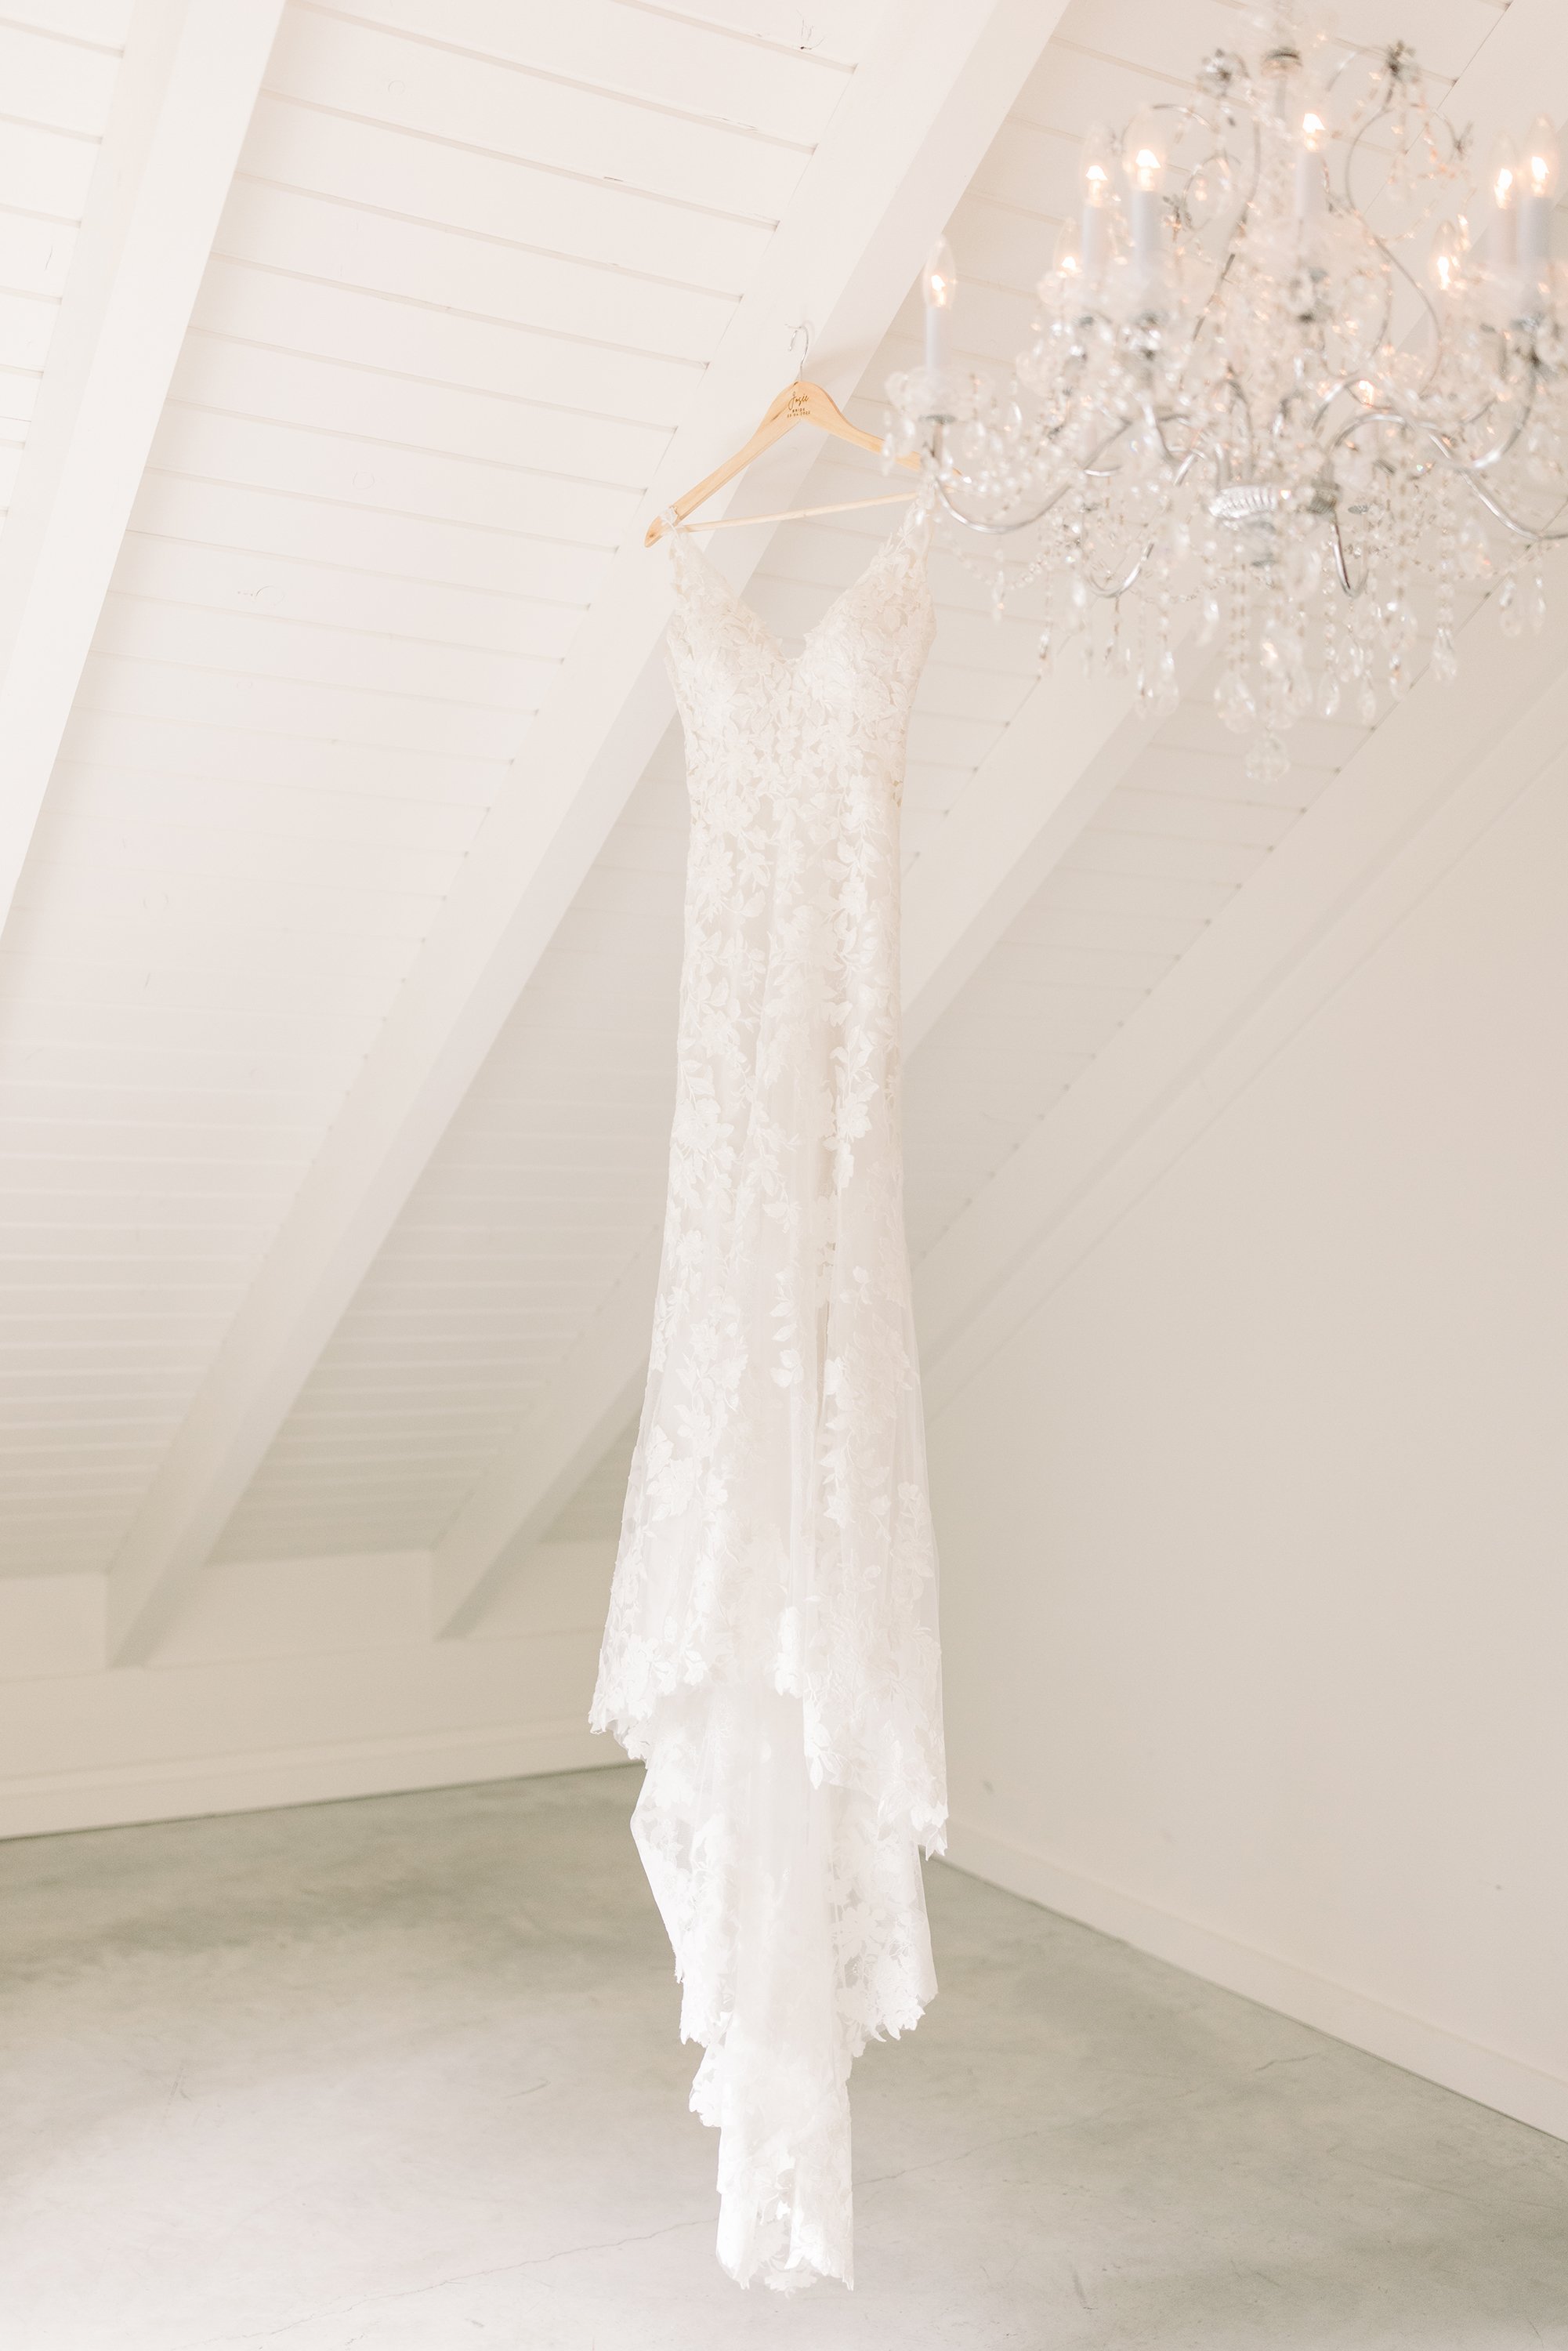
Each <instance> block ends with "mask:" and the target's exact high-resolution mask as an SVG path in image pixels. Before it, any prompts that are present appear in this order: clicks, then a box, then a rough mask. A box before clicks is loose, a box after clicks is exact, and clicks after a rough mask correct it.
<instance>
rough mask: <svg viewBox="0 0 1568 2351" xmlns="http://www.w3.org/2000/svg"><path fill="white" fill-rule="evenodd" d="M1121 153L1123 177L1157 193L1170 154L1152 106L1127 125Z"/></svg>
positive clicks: (1168, 143)
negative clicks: (1125, 172) (1124, 166)
mask: <svg viewBox="0 0 1568 2351" xmlns="http://www.w3.org/2000/svg"><path fill="white" fill-rule="evenodd" d="M1122 153H1123V156H1124V160H1125V163H1126V170H1127V177H1128V179H1129V180H1131V182H1132V183H1133V185H1134V188H1142V189H1144V190H1145V191H1147V192H1150V193H1155V194H1157V193H1159V185H1160V181H1161V179H1162V178H1163V176H1164V174H1165V168H1166V157H1167V156H1168V155H1169V153H1170V134H1169V132H1168V131H1166V127H1165V124H1164V122H1163V121H1162V120H1161V119H1160V117H1159V115H1158V114H1157V113H1156V112H1155V109H1154V108H1153V107H1152V106H1145V108H1144V110H1143V111H1142V113H1140V114H1134V117H1133V120H1132V121H1131V122H1130V123H1129V125H1128V126H1127V136H1126V139H1125V141H1124V143H1123V148H1122ZM1084 160H1085V163H1087V162H1088V158H1087V156H1085V159H1084Z"/></svg>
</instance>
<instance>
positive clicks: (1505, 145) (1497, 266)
mask: <svg viewBox="0 0 1568 2351" xmlns="http://www.w3.org/2000/svg"><path fill="white" fill-rule="evenodd" d="M1487 186H1488V188H1489V190H1490V194H1491V220H1490V224H1489V225H1488V229H1487V266H1488V267H1489V268H1490V271H1491V274H1492V276H1493V277H1511V276H1512V274H1513V265H1514V260H1515V256H1516V255H1517V252H1518V244H1517V232H1518V228H1519V213H1518V209H1517V205H1518V197H1519V159H1518V157H1517V156H1516V155H1515V153H1514V152H1513V145H1512V142H1511V140H1509V139H1507V138H1506V137H1504V138H1500V139H1499V140H1498V141H1497V143H1496V145H1495V146H1494V147H1493V149H1492V151H1491V161H1490V163H1489V165H1488V167H1487Z"/></svg>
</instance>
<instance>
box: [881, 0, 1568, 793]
mask: <svg viewBox="0 0 1568 2351" xmlns="http://www.w3.org/2000/svg"><path fill="white" fill-rule="evenodd" d="M1261 18H1262V22H1263V23H1264V24H1265V25H1266V26H1267V31H1266V34H1265V37H1264V40H1263V44H1262V47H1261V49H1260V53H1259V54H1257V55H1256V56H1255V57H1249V58H1244V57H1239V56H1235V55H1232V54H1231V53H1229V52H1228V51H1225V50H1219V51H1217V52H1216V53H1215V54H1214V55H1213V56H1212V57H1209V58H1208V59H1207V62H1206V63H1205V64H1204V65H1203V66H1202V68H1200V70H1199V73H1198V76H1197V84H1196V87H1195V89H1194V92H1193V95H1192V96H1191V97H1190V99H1181V100H1177V101H1175V102H1172V103H1170V104H1167V105H1159V106H1153V107H1149V108H1146V109H1145V110H1144V111H1143V112H1142V113H1140V114H1139V115H1138V116H1136V117H1135V119H1134V121H1133V122H1132V124H1131V125H1130V126H1129V127H1128V130H1127V131H1126V134H1125V136H1124V137H1123V138H1120V139H1117V138H1115V137H1113V135H1112V133H1111V132H1110V131H1106V130H1103V129H1099V128H1097V129H1095V130H1092V131H1091V132H1090V133H1089V136H1088V138H1087V140H1086V141H1085V142H1084V148H1083V155H1082V168H1081V172H1080V204H1079V210H1078V216H1077V218H1076V219H1075V220H1071V221H1069V222H1068V223H1067V225H1065V226H1064V227H1063V229H1062V231H1061V235H1060V237H1059V238H1058V241H1057V246H1056V252H1055V257H1054V260H1053V264H1052V266H1051V268H1050V269H1049V270H1048V271H1047V272H1046V274H1045V276H1044V277H1042V278H1041V279H1040V287H1039V296H1040V318H1039V320H1038V321H1037V329H1036V331H1035V333H1034V336H1033V340H1031V341H1030V344H1029V347H1028V349H1027V350H1023V351H1021V352H1020V353H1019V356H1018V358H1017V360H1016V361H1015V364H1014V371H1013V374H1012V376H1011V378H1010V379H1009V380H1008V381H1005V382H1003V381H996V380H993V379H992V378H990V377H988V376H984V375H977V374H970V373H967V372H966V371H960V370H958V369H957V368H956V367H955V366H954V365H953V363H952V359H951V354H950V331H951V323H952V318H953V305H954V299H955V295H956V273H955V270H954V266H953V258H952V256H951V254H950V253H949V252H948V250H947V248H946V245H945V244H944V245H940V246H937V248H936V251H935V252H934V253H933V255H932V256H931V259H930V261H929V262H928V263H927V265H926V270H925V281H924V291H925V321H926V334H925V361H924V365H923V366H921V367H919V368H915V369H912V370H910V371H908V372H907V373H906V374H902V375H895V376H894V377H893V378H892V379H891V380H890V381H889V383H888V394H889V397H890V399H891V401H892V403H893V408H894V423H893V427H892V430H891V431H890V433H889V434H888V439H887V443H886V455H887V456H888V458H889V460H890V461H892V460H893V459H895V458H897V457H900V456H904V455H910V454H915V455H919V457H920V460H921V464H922V466H923V469H924V472H925V476H926V479H927V481H928V482H929V484H930V486H931V490H932V493H933V496H934V497H935V500H936V506H937V509H938V511H939V512H941V513H942V514H945V515H946V516H947V517H950V518H951V520H952V522H953V523H954V524H955V525H956V526H957V527H958V528H959V533H960V545H967V546H969V547H971V548H974V547H976V546H978V545H984V544H986V543H989V544H990V547H991V549H992V559H991V561H992V577H993V588H994V595H995V601H996V604H997V609H998V611H999V610H1000V609H1001V604H1002V601H1003V600H1004V598H1005V597H1006V595H1007V594H1009V593H1010V592H1011V591H1012V590H1013V589H1015V588H1016V587H1017V586H1018V585H1019V584H1020V579H1021V580H1024V581H1027V580H1035V579H1037V578H1043V579H1044V580H1045V581H1046V583H1047V589H1046V593H1047V601H1048V607H1049V617H1048V622H1047V626H1046V631H1045V634H1044V636H1043V637H1042V640H1041V659H1042V662H1048V661H1049V660H1050V658H1051V649H1052V646H1053V643H1058V642H1061V641H1064V640H1070V639H1072V638H1077V639H1079V640H1080V642H1081V644H1082V649H1083V654H1084V658H1085V660H1092V658H1093V652H1092V644H1093V640H1092V627H1091V623H1092V614H1093V612H1094V611H1095V610H1096V608H1097V607H1099V606H1101V605H1102V604H1105V603H1108V604H1109V605H1110V607H1111V608H1112V611H1113V616H1114V617H1113V622H1112V637H1113V645H1114V648H1115V653H1116V658H1118V659H1119V660H1120V662H1121V663H1122V664H1124V665H1125V666H1126V667H1127V668H1128V670H1129V672H1130V674H1133V675H1134V677H1135V680H1136V685H1137V692H1138V697H1139V701H1140V703H1141V704H1142V705H1144V707H1145V709H1147V710H1149V711H1150V712H1151V713H1153V714H1155V715H1160V714H1164V713H1166V712H1168V711H1170V710H1172V709H1174V708H1175V706H1176V701H1177V699H1178V695H1177V685H1176V636H1177V632H1178V628H1179V627H1181V626H1182V625H1183V622H1178V619H1177V614H1178V612H1180V613H1183V615H1184V621H1185V609H1184V608H1191V607H1193V606H1195V605H1196V608H1197V610H1196V620H1197V638H1198V642H1199V643H1214V642H1216V641H1218V643H1220V644H1221V646H1222V648H1223V658H1222V662H1221V667H1220V672H1219V677H1218V684H1217V686H1216V688H1215V703H1216V707H1217V709H1218V715H1219V717H1220V719H1221V720H1222V721H1223V723H1224V724H1225V726H1227V727H1228V728H1230V729H1231V730H1232V731H1233V732H1235V733H1237V734H1239V735H1248V736H1250V737H1251V738H1252V740H1251V743H1250V747H1249V751H1248V757H1247V768H1248V772H1249V775H1251V776H1253V777H1254V778H1257V779H1259V780H1260V781H1270V780H1273V779H1275V778H1278V777H1279V776H1281V774H1283V772H1284V771H1285V768H1286V766H1287V764H1288V763H1287V759H1286V753H1285V748H1284V745H1283V742H1282V740H1281V738H1282V737H1283V736H1284V735H1285V734H1286V733H1287V732H1288V730H1289V729H1290V727H1291V726H1292V725H1293V724H1294V723H1295V722H1296V721H1297V720H1299V719H1303V718H1307V717H1310V716H1313V715H1316V716H1322V717H1325V718H1327V717H1333V716H1335V715H1336V714H1337V713H1341V712H1343V713H1344V714H1346V715H1348V716H1353V717H1354V718H1355V719H1356V720H1358V721H1359V722H1360V723H1361V724H1363V725H1368V726H1369V725H1371V724H1372V723H1373V721H1374V720H1375V717H1376V716H1377V712H1378V706H1379V705H1378V687H1379V684H1382V685H1383V686H1384V687H1385V689H1386V691H1387V692H1388V693H1389V694H1391V695H1394V696H1395V697H1396V698H1397V697H1398V696H1400V695H1404V694H1405V693H1406V692H1407V691H1408V689H1409V687H1410V685H1411V684H1412V683H1413V679H1414V675H1415V670H1416V663H1417V659H1418V656H1419V653H1420V649H1421V636H1422V628H1421V622H1420V619H1419V618H1418V615H1417V610H1416V602H1415V601H1413V599H1414V598H1415V596H1416V593H1417V592H1420V593H1421V594H1422V601H1423V602H1427V601H1428V598H1427V593H1426V591H1427V590H1428V589H1429V590H1430V596H1429V606H1430V612H1431V620H1432V625H1433V634H1432V638H1431V644H1430V653H1429V656H1428V658H1429V662H1430V666H1431V669H1432V672H1433V674H1434V675H1435V676H1436V677H1437V678H1438V679H1441V680H1448V679H1450V678H1451V677H1452V676H1453V675H1454V674H1455V670H1456V666H1457V664H1456V657H1455V650H1454V617H1455V601H1456V595H1457V593H1458V589H1459V585H1460V583H1461V582H1463V581H1475V582H1484V581H1487V580H1493V579H1495V578H1497V577H1498V575H1499V574H1501V585H1500V591H1499V594H1498V597H1497V604H1498V611H1499V617H1500V623H1501V625H1502V627H1503V628H1504V629H1505V630H1506V631H1507V632H1510V633H1511V634H1517V633H1518V632H1519V631H1520V630H1521V627H1522V626H1523V625H1524V624H1525V622H1527V621H1528V622H1530V623H1531V624H1532V625H1534V626H1535V627H1537V628H1539V627H1540V626H1541V624H1542V619H1543V617H1544V610H1545V606H1544V596H1543V590H1542V580H1541V576H1540V565H1541V560H1542V557H1543V555H1544V554H1545V552H1546V550H1547V549H1549V548H1550V546H1551V545H1552V543H1553V542H1554V541H1555V540H1556V539H1558V538H1562V537H1563V536H1564V535H1565V534H1564V529H1563V528H1561V527H1560V526H1559V519H1558V518H1559V517H1560V515H1561V512H1562V509H1563V502H1564V499H1565V498H1568V273H1565V272H1564V271H1563V267H1562V266H1560V265H1556V264H1554V263H1553V262H1552V258H1551V249H1550V224H1551V217H1552V207H1553V204H1554V200H1555V194H1556V185H1557V169H1558V156H1557V141H1556V137H1555V133H1554V131H1553V129H1552V124H1551V123H1550V122H1549V121H1547V120H1545V118H1544V117H1542V118H1541V119H1539V120H1537V121H1535V122H1534V123H1532V124H1531V127H1530V130H1529V131H1528V132H1527V133H1526V135H1525V138H1524V140H1523V142H1522V144H1521V145H1520V146H1518V147H1515V146H1514V145H1512V144H1511V142H1509V141H1506V140H1503V141H1499V144H1498V146H1497V148H1496V149H1495V150H1494V151H1493V152H1492V154H1491V156H1490V161H1489V162H1488V164H1487V166H1486V168H1485V170H1484V171H1483V172H1481V173H1480V175H1479V181H1478V180H1476V179H1475V178H1474V177H1473V174H1472V166H1471V158H1470V154H1469V134H1468V133H1467V132H1464V131H1458V130H1456V129H1455V128H1453V127H1452V126H1451V125H1450V124H1448V122H1447V121H1446V120H1445V119H1444V118H1443V117H1442V115H1441V114H1439V113H1438V112H1437V110H1435V109H1434V108H1433V107H1432V106H1431V105H1430V104H1429V103H1428V101H1427V96H1426V92H1425V89H1424V86H1423V80H1422V76H1421V73H1420V69H1419V68H1418V66H1417V64H1416V58H1415V56H1414V54H1413V52H1412V51H1411V50H1410V49H1409V48H1408V47H1406V46H1405V45H1404V44H1403V43H1398V44H1396V45H1395V46H1393V47H1389V48H1386V49H1383V50H1380V51H1378V52H1376V53H1375V55H1373V56H1370V57H1369V55H1368V53H1367V52H1366V51H1365V50H1364V49H1354V48H1351V47H1347V46H1346V45H1344V44H1343V43H1340V44H1336V43H1335V42H1333V40H1331V39H1330V38H1329V37H1327V36H1326V35H1324V34H1323V33H1322V31H1319V30H1316V29H1314V28H1313V26H1312V24H1311V23H1310V22H1309V20H1308V18H1307V16H1306V15H1305V13H1304V11H1303V10H1301V9H1300V8H1298V7H1297V6H1295V5H1288V0H1286V5H1277V6H1273V7H1270V8H1267V9H1265V10H1263V11H1262V12H1261ZM1024 534H1027V535H1028V536H1027V537H1020V535H1024ZM1015 539H1019V545H1020V551H1021V552H1022V554H1023V556H1024V561H1023V563H1022V565H1021V568H1020V570H1019V573H1018V574H1017V575H1009V570H1008V568H1007V562H1006V550H1007V549H1008V547H1009V542H1011V541H1013V540H1015ZM1521 572H1522V575H1523V576H1522V578H1521Z"/></svg>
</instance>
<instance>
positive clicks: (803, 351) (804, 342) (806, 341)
mask: <svg viewBox="0 0 1568 2351" xmlns="http://www.w3.org/2000/svg"><path fill="white" fill-rule="evenodd" d="M797 343H799V344H800V364H799V365H798V367H797V368H796V370H795V381H796V382H797V383H800V382H803V381H804V380H805V374H806V360H807V357H808V355H809V353H810V349H811V322H810V319H801V320H800V324H799V325H798V326H794V327H791V328H790V329H789V349H790V350H791V351H792V350H794V348H795V346H796V344H797Z"/></svg>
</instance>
